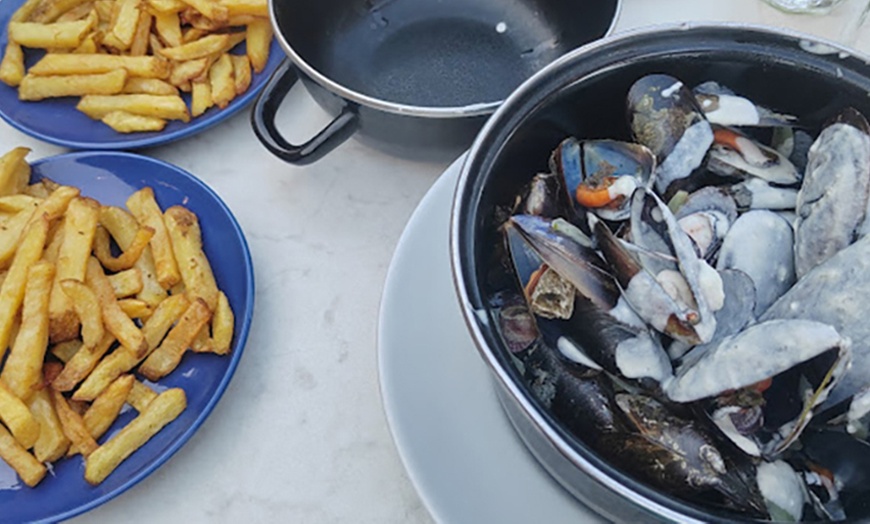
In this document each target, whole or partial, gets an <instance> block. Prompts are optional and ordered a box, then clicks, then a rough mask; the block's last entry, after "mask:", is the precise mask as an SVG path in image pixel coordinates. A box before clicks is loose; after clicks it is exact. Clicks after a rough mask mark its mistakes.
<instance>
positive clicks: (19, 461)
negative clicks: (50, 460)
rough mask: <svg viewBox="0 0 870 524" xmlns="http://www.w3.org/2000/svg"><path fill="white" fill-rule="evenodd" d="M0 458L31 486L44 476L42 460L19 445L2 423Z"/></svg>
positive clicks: (44, 468) (0, 429)
mask: <svg viewBox="0 0 870 524" xmlns="http://www.w3.org/2000/svg"><path fill="white" fill-rule="evenodd" d="M0 458H2V459H3V460H4V461H6V463H7V464H9V465H10V466H11V467H12V469H14V470H15V472H16V473H18V476H19V477H21V480H23V481H24V483H25V484H27V485H28V486H30V487H31V488H32V487H33V486H36V485H37V484H39V482H40V481H41V480H42V478H43V477H45V473H46V471H47V470H46V467H45V466H44V465H43V464H42V462H39V461H38V460H36V459H35V458H33V455H31V454H30V453H28V452H27V450H26V449H24V448H23V447H21V444H19V443H18V442H17V441H16V440H15V438H13V437H12V435H10V434H9V432H8V431H6V428H4V427H3V426H2V425H0Z"/></svg>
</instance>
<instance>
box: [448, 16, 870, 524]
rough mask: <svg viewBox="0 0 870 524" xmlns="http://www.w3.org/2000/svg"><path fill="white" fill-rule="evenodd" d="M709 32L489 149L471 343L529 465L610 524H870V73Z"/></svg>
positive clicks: (753, 32)
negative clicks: (743, 523)
mask: <svg viewBox="0 0 870 524" xmlns="http://www.w3.org/2000/svg"><path fill="white" fill-rule="evenodd" d="M704 29H705V30H706V31H705V32H704V33H700V32H699V30H698V29H696V28H689V29H682V30H680V31H679V32H677V31H671V32H668V31H660V32H652V33H638V34H635V35H629V36H628V37H624V38H621V39H620V38H617V39H614V40H613V41H609V42H605V43H603V44H601V45H600V47H598V48H595V47H593V48H592V49H587V50H585V51H584V50H581V52H579V53H578V54H577V55H576V56H574V57H569V59H566V60H565V61H563V62H562V63H559V64H556V65H554V67H553V68H552V69H553V70H552V71H548V73H549V74H550V78H546V75H541V77H538V78H537V79H536V80H537V84H538V85H537V86H535V85H534V84H535V82H534V81H533V82H530V84H531V86H529V85H524V86H523V87H521V88H520V90H519V91H518V92H517V93H515V95H513V96H512V99H513V105H514V107H513V110H514V113H513V114H511V113H510V108H508V109H506V110H503V112H504V114H501V113H502V112H500V113H499V114H497V115H496V117H495V120H496V123H491V124H490V125H488V126H487V128H486V129H485V130H484V131H483V133H482V135H481V136H480V137H478V142H477V143H476V148H477V150H475V149H473V150H472V152H471V156H470V158H469V161H468V163H467V164H466V167H465V169H464V172H463V177H462V178H461V180H460V183H459V189H458V193H457V194H458V199H457V204H456V207H455V208H454V224H453V231H452V233H453V235H454V236H453V238H452V248H453V249H454V255H455V257H454V268H455V269H457V271H458V275H457V287H458V289H459V293H460V296H461V297H462V298H463V299H464V300H466V301H467V302H466V305H467V307H468V306H470V307H468V310H472V311H473V314H471V315H469V318H470V322H469V325H470V327H471V330H472V333H473V334H474V335H475V338H476V340H477V342H478V344H479V346H481V350H482V353H483V354H484V356H485V358H487V361H488V362H489V363H490V364H491V365H492V366H493V368H494V371H496V378H497V382H498V383H499V385H500V386H502V387H501V388H500V389H499V392H500V396H501V399H502V401H503V404H504V405H505V407H506V409H507V412H508V414H509V415H510V416H511V419H512V422H514V425H515V427H516V428H517V430H518V431H519V433H520V434H521V436H523V438H524V440H525V441H526V443H527V444H528V445H529V447H530V448H531V449H532V451H533V452H534V453H535V454H536V456H537V457H538V458H539V459H540V460H541V461H542V463H544V465H545V466H546V467H547V469H548V470H550V471H551V473H553V474H554V475H555V476H556V477H557V479H559V480H560V481H561V482H562V483H563V484H564V485H565V486H566V487H568V488H569V489H570V490H571V491H572V492H574V493H575V494H576V495H578V496H579V497H580V498H582V499H583V500H585V501H586V502H587V503H590V505H592V506H593V507H594V508H595V509H597V510H599V511H601V512H602V513H604V514H605V515H607V516H610V517H614V518H619V519H625V518H638V517H640V516H649V515H654V516H656V517H659V518H661V519H663V520H674V519H677V518H680V519H683V518H693V519H697V520H703V521H731V520H774V521H814V520H817V521H840V520H846V519H850V520H851V519H867V518H870V478H868V476H870V469H866V466H870V444H868V441H867V435H868V424H870V323H867V322H864V311H865V310H866V308H867V305H868V304H870V298H868V297H870V235H868V233H870V124H868V122H867V115H870V112H868V110H870V106H868V101H867V92H868V90H870V89H868V85H870V79H868V66H867V64H866V63H864V62H863V61H860V60H854V59H853V57H851V56H847V55H845V54H843V55H834V56H830V55H811V54H808V53H806V52H805V51H803V50H802V49H803V48H806V47H807V46H801V45H800V44H801V41H800V37H797V36H795V35H783V34H779V33H771V32H768V31H762V30H757V29H747V28H731V27H718V26H717V27H715V28H709V27H708V28H704ZM702 34H703V37H701V36H700V35H702ZM665 35H667V36H668V37H672V38H673V39H674V40H672V41H667V44H665V43H664V42H665V41H666V40H665ZM664 45H668V46H671V47H672V49H671V52H670V54H664V53H662V49H663V46H664ZM752 51H754V52H755V53H757V54H753V53H752ZM629 52H634V53H635V55H636V56H633V57H631V58H629ZM645 54H646V55H648V56H645ZM681 54H682V55H683V56H682V58H683V60H679V59H678V58H676V57H679V56H680V55H681ZM580 57H583V58H584V59H586V60H589V61H591V63H589V64H581V62H580V61H579V58H580ZM596 60H597V62H596ZM602 70H603V71H606V72H604V73H602V72H601V71H602ZM798 80H800V83H797V81H798ZM850 82H851V83H850ZM795 86H800V91H799V92H797V93H796V92H795V89H796V88H795ZM816 97H822V98H816ZM591 100H596V101H597V102H598V103H592V102H591ZM509 102H511V100H510V99H509ZM517 108H519V110H518V109H517ZM499 120H501V122H499ZM499 123H500V124H501V125H502V126H503V127H502V128H501V129H499V128H497V127H496V126H497V125H499ZM595 124H598V125H595ZM532 136H534V138H530V137H532ZM546 144H550V145H549V147H546V146H545V145H546ZM542 146H545V147H546V148H545V147H542ZM520 159H522V160H520ZM531 159H536V160H531ZM475 169H476V170H477V171H474V170H475ZM523 170H524V172H523ZM505 180H507V181H509V182H508V183H505V182H504V181H505ZM471 202H473V204H471ZM470 205H473V211H470V209H471V208H470V207H468V206H470ZM456 255H459V256H458V257H457V256H456ZM469 285H471V286H472V289H473V292H472V293H469V292H468V291H469V287H468V286H469ZM478 306H479V307H478ZM481 311H484V312H485V313H483V314H482V313H481ZM480 319H485V320H484V321H482V322H481V321H480ZM578 470H579V471H578ZM590 480H594V482H591V481H590ZM614 500H623V501H624V500H628V501H629V502H631V504H628V505H627V508H626V509H619V508H618V507H617V509H614V507H616V506H614V505H613V504H611V503H608V501H614Z"/></svg>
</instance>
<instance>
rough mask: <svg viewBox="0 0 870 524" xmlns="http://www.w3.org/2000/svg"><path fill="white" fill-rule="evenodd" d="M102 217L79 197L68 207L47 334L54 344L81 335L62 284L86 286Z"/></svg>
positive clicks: (92, 203)
mask: <svg viewBox="0 0 870 524" xmlns="http://www.w3.org/2000/svg"><path fill="white" fill-rule="evenodd" d="M55 193H57V192H55ZM99 216H100V204H99V202H97V201H96V200H94V199H92V198H82V197H76V198H73V199H71V200H70V202H69V204H68V206H67V213H66V215H65V218H64V221H63V225H64V227H63V230H62V234H61V235H60V250H59V252H58V256H57V267H56V272H55V278H54V285H53V286H52V289H51V300H50V302H49V306H48V318H49V330H48V331H49V338H50V339H51V341H52V342H62V341H64V340H70V339H72V338H75V337H76V336H77V335H78V329H79V319H78V316H77V315H76V313H75V311H74V310H73V305H72V302H71V301H70V299H69V297H67V295H66V293H64V292H63V290H61V288H60V281H61V280H67V279H72V280H78V281H80V282H84V280H85V272H86V268H87V265H88V258H89V256H90V253H91V246H92V245H93V241H94V234H95V232H96V229H97V222H98V221H99Z"/></svg>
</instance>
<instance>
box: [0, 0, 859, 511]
mask: <svg viewBox="0 0 870 524" xmlns="http://www.w3.org/2000/svg"><path fill="white" fill-rule="evenodd" d="M770 16H775V15H774V14H773V13H771V10H770V9H769V8H767V7H765V6H761V5H760V2H759V1H758V0H727V1H724V0H723V1H718V2H713V1H712V0H707V1H700V0H624V9H623V14H622V18H621V20H620V23H619V24H618V29H620V30H621V29H624V28H629V27H636V26H640V25H646V24H649V23H656V22H663V21H670V20H675V19H677V18H679V19H680V20H692V19H694V20H702V19H708V20H709V19H714V20H732V21H733V20H738V21H739V20H743V21H757V20H764V19H765V18H767V17H770ZM799 23H801V24H803V23H805V22H804V21H803V20H800V21H799ZM865 40H870V38H865ZM868 43H870V42H868ZM277 121H278V125H279V127H280V128H282V129H285V130H287V134H288V135H289V136H290V138H298V139H302V138H304V137H305V136H306V135H308V134H310V132H311V131H313V130H315V129H317V128H318V126H320V125H322V124H323V123H324V122H325V121H326V116H325V114H324V113H323V112H322V111H321V110H320V109H319V108H318V107H317V106H316V105H315V104H314V102H313V101H312V100H311V99H310V98H309V97H308V95H307V93H305V92H304V91H303V90H302V89H300V88H296V89H295V90H294V91H293V92H292V93H291V95H290V97H289V98H288V100H287V101H286V102H285V104H284V106H283V108H282V111H281V112H280V114H279V117H278V119H277ZM17 145H24V146H28V147H30V148H32V149H33V153H32V155H31V157H30V159H31V160H33V159H36V158H40V157H43V156H47V155H52V154H56V153H60V152H62V149H60V148H57V147H54V146H50V145H46V144H43V143H41V142H38V141H36V140H34V139H31V138H29V137H27V136H25V135H23V134H21V133H19V132H18V131H16V130H14V129H13V128H11V127H9V126H8V125H6V124H5V123H2V122H0V150H3V151H5V150H7V149H9V148H11V147H13V146H17ZM143 153H144V154H147V155H149V156H153V157H156V158H160V159H163V160H166V161H168V162H172V163H174V164H177V165H179V166H181V167H182V168H185V169H187V170H189V171H190V172H192V173H194V174H195V175H197V176H198V177H200V178H201V179H202V180H203V181H205V183H207V184H208V185H209V186H211V187H212V188H213V189H214V190H215V191H216V192H217V193H218V194H219V195H220V196H221V197H222V198H223V199H224V200H225V201H226V203H227V204H228V205H229V207H230V208H231V209H232V211H233V212H234V214H235V216H236V217H237V219H238V221H239V222H240V224H241V226H242V228H243V229H244V231H245V234H246V235H247V238H248V242H249V244H250V248H251V252H252V256H253V260H254V266H255V276H256V283H257V291H256V304H255V312H254V321H253V327H252V329H251V333H250V337H249V339H248V344H247V348H246V350H245V354H244V356H243V358H242V360H241V364H240V365H239V368H238V370H237V372H236V374H235V377H234V378H233V380H232V382H231V383H230V385H229V389H228V390H227V392H226V394H225V395H224V397H223V399H222V400H221V401H220V403H219V404H218V405H217V407H216V409H215V410H214V412H213V413H212V415H211V416H210V417H209V419H208V420H207V421H206V422H205V424H204V425H203V426H202V427H201V428H200V430H199V431H198V432H197V434H196V435H195V436H194V437H193V438H192V439H191V440H190V441H189V442H188V443H187V444H186V445H185V446H184V447H183V448H182V449H181V450H180V451H179V452H178V453H177V454H176V455H175V456H174V457H173V458H172V459H171V460H170V461H169V462H168V463H166V464H165V465H164V466H162V467H161V468H160V469H158V470H157V471H156V472H155V473H154V474H152V475H151V476H150V477H148V478H147V479H145V480H144V481H143V482H141V483H140V484H138V485H137V486H135V487H134V488H133V489H131V490H129V491H128V492H126V493H124V494H122V495H120V496H119V497H117V498H116V499H114V500H112V501H110V502H109V503H107V504H105V505H104V506H101V507H99V508H97V509H95V510H93V511H91V512H89V513H87V514H85V515H83V516H80V517H78V518H77V519H74V521H75V522H83V523H84V522H88V523H91V522H93V523H109V522H112V523H114V522H126V521H131V520H133V521H146V520H147V521H153V522H166V523H170V522H185V523H187V522H317V523H330V522H355V523H358V524H364V523H384V522H401V523H423V522H429V521H431V518H430V517H429V514H428V512H427V510H426V509H425V507H424V506H423V505H422V503H421V502H420V499H419V497H418V496H417V494H416V493H415V490H414V487H413V486H412V485H411V483H410V481H409V480H408V477H407V475H406V473H405V471H404V470H403V468H402V464H401V462H400V460H399V457H398V455H397V453H396V451H395V448H394V446H393V443H392V441H391V438H390V433H389V430H388V427H387V423H386V419H385V417H384V414H383V409H382V407H381V400H380V395H379V387H378V375H377V360H376V332H375V331H376V325H377V314H378V305H379V301H380V297H381V291H382V286H383V281H384V277H385V275H386V271H387V267H388V264H389V262H390V258H391V255H392V252H393V249H394V247H395V244H396V242H397V240H398V238H399V235H400V234H401V232H402V230H403V228H404V226H405V223H406V220H407V219H408V217H409V216H410V214H411V212H412V211H413V209H414V208H415V206H416V205H417V203H418V202H419V200H420V199H421V198H422V196H423V195H424V194H425V193H426V191H427V190H428V188H429V187H430V186H431V184H432V183H433V182H434V181H435V180H436V178H437V177H438V175H439V174H440V173H441V172H442V171H443V170H444V168H445V167H446V166H447V163H446V162H445V163H440V164H433V163H418V162H410V161H405V160H399V159H396V158H391V157H388V156H386V155H384V154H381V153H379V152H377V151H373V150H371V149H368V148H366V147H364V146H362V145H360V144H358V143H356V142H355V141H350V142H348V143H346V144H344V145H342V146H341V147H340V148H339V149H338V150H336V151H335V152H333V153H332V154H330V155H328V156H327V157H326V158H325V159H323V160H321V161H320V162H317V163H315V164H313V165H311V166H308V167H304V168H299V167H291V166H288V165H286V164H284V163H282V162H281V161H279V160H277V159H275V158H274V157H272V156H271V155H270V154H268V153H267V152H266V150H265V149H263V148H262V147H261V145H260V143H259V142H258V141H257V139H256V138H255V137H254V135H253V133H252V131H251V129H250V126H249V124H248V116H247V112H245V113H243V114H240V115H237V116H235V117H234V118H232V119H230V120H229V121H227V122H226V123H224V124H223V125H221V126H219V127H217V128H215V129H212V130H210V131H207V132H205V133H203V134H200V135H198V136H196V137H193V138H190V139H187V140H183V141H181V142H177V143H174V144H171V145H167V146H163V147H158V148H154V149H149V150H145V151H144V152H143Z"/></svg>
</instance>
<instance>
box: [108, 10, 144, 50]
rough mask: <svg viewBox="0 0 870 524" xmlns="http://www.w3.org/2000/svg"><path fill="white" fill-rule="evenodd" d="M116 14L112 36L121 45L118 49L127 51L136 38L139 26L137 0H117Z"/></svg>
mask: <svg viewBox="0 0 870 524" xmlns="http://www.w3.org/2000/svg"><path fill="white" fill-rule="evenodd" d="M117 3H118V14H117V16H116V18H115V23H114V25H113V26H112V36H114V37H115V38H116V39H117V43H118V44H120V45H121V47H119V49H121V50H125V49H129V48H130V45H131V44H132V43H133V38H134V37H135V36H136V28H137V26H138V25H139V0H117Z"/></svg>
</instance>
